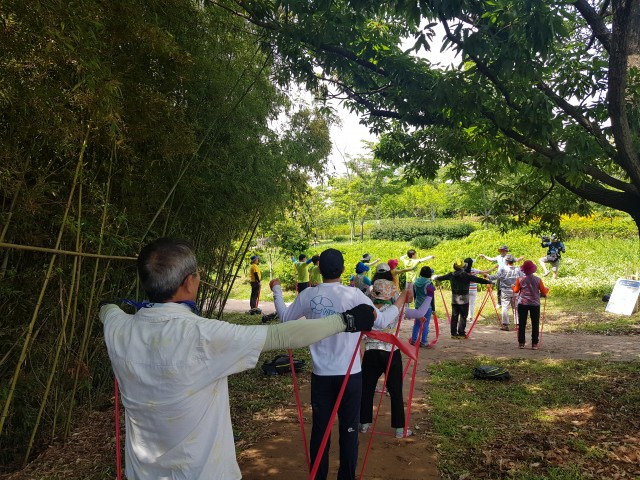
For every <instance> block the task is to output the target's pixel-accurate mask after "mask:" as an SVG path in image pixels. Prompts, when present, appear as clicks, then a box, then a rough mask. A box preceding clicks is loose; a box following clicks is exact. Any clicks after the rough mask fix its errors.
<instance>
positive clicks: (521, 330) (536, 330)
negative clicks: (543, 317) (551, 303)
mask: <svg viewBox="0 0 640 480" xmlns="http://www.w3.org/2000/svg"><path fill="white" fill-rule="evenodd" d="M529 313H530V314H531V344H532V345H537V344H538V342H539V341H540V305H522V304H518V343H520V344H523V343H526V341H525V333H526V332H525V329H526V328H527V314H529Z"/></svg>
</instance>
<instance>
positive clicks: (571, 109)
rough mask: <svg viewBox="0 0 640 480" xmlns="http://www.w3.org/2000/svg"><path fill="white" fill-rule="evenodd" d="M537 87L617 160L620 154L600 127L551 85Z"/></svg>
mask: <svg viewBox="0 0 640 480" xmlns="http://www.w3.org/2000/svg"><path fill="white" fill-rule="evenodd" d="M536 87H537V88H538V90H540V91H541V92H543V93H544V94H545V95H546V96H547V97H548V98H550V99H551V100H552V101H553V103H554V104H555V105H556V106H557V107H558V108H560V109H561V110H562V111H563V112H565V113H566V114H567V115H569V116H570V117H571V118H573V119H574V120H575V121H576V122H577V123H578V125H580V126H581V127H582V128H584V129H585V130H586V131H587V133H589V134H590V135H592V136H593V137H595V139H596V140H597V141H598V144H599V145H600V147H602V149H603V150H604V151H605V152H606V154H607V155H608V156H609V157H610V158H612V159H614V160H616V157H617V156H618V152H617V151H616V149H615V148H614V147H613V145H611V143H609V141H608V140H607V138H606V137H605V136H604V134H603V133H602V130H600V127H599V125H597V124H594V123H592V122H591V121H590V120H589V119H588V118H586V117H585V116H584V115H583V114H582V112H581V111H580V109H579V108H578V107H576V106H575V105H571V104H570V103H569V102H567V101H566V100H565V99H564V98H563V97H561V96H560V95H558V94H557V93H556V92H554V91H553V90H552V89H551V87H550V86H549V85H547V84H545V83H543V82H538V83H537V84H536Z"/></svg>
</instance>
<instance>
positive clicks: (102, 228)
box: [64, 144, 117, 438]
mask: <svg viewBox="0 0 640 480" xmlns="http://www.w3.org/2000/svg"><path fill="white" fill-rule="evenodd" d="M116 155H117V151H116V145H115V144H114V146H113V150H112V151H111V162H110V164H109V176H108V177H107V191H106V193H105V200H104V202H103V205H104V207H103V209H102V219H101V222H100V237H99V241H98V253H99V254H100V252H102V245H103V242H104V231H105V228H106V224H107V217H108V215H107V214H108V211H107V205H108V204H109V198H110V197H111V179H112V172H113V162H114V159H115V157H116ZM101 258H103V257H97V258H96V263H95V266H94V269H93V278H92V282H91V293H90V295H89V307H88V309H87V316H86V318H85V328H84V335H83V338H82V342H81V347H80V352H79V353H78V360H80V359H82V358H83V357H84V356H85V355H86V351H87V349H88V344H89V341H88V333H89V332H91V330H92V328H93V318H94V315H93V301H94V298H96V295H95V293H96V288H95V286H96V281H97V278H98V270H99V266H100V259H101ZM107 271H108V267H107V268H106V269H105V274H104V275H103V277H102V282H101V286H100V291H102V288H103V287H104V283H105V281H106V272H107ZM88 364H89V362H88V361H87V365H88ZM79 373H80V371H79V369H75V370H74V378H73V388H72V390H71V398H70V400H69V409H68V413H67V419H66V421H65V423H64V438H67V436H68V435H69V432H70V431H71V418H72V414H73V408H74V405H75V398H76V392H77V388H78V381H79Z"/></svg>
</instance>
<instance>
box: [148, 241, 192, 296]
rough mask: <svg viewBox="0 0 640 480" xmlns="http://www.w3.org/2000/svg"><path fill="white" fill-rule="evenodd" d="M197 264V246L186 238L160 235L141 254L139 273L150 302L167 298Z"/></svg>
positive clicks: (175, 290)
mask: <svg viewBox="0 0 640 480" xmlns="http://www.w3.org/2000/svg"><path fill="white" fill-rule="evenodd" d="M197 268H198V264H197V262H196V255H195V253H194V251H193V247H192V246H191V244H190V243H188V242H186V241H184V240H178V239H173V238H166V237H163V238H158V239H157V240H154V241H153V242H151V243H149V244H147V245H145V247H144V248H143V249H142V250H141V251H140V255H138V276H139V277H140V283H141V284H142V288H143V289H144V291H145V292H146V294H147V297H148V298H149V301H150V302H157V303H162V302H167V301H168V300H169V299H171V298H172V297H173V296H174V295H175V293H176V292H177V291H178V288H180V285H182V283H183V282H184V281H185V279H186V278H187V277H188V276H189V275H192V274H194V273H196V271H197Z"/></svg>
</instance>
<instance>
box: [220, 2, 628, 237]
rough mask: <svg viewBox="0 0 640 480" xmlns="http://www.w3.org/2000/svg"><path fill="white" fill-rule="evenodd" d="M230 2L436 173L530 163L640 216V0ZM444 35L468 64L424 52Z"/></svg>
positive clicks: (445, 45) (405, 156) (297, 69)
mask: <svg viewBox="0 0 640 480" xmlns="http://www.w3.org/2000/svg"><path fill="white" fill-rule="evenodd" d="M223 3H224V2H223ZM228 8H233V9H235V10H236V12H237V13H238V14H239V15H242V16H244V17H246V18H247V19H249V20H250V21H252V22H253V23H254V24H256V25H259V26H260V27H261V28H262V29H263V32H264V34H265V35H266V37H267V38H268V41H269V47H270V48H271V51H272V52H273V54H274V58H275V59H276V61H277V62H278V64H279V65H280V66H281V67H282V71H283V72H292V73H293V75H294V78H296V79H297V80H298V81H301V82H304V83H305V84H306V85H308V86H309V87H310V88H312V89H314V90H315V91H316V92H317V94H318V95H325V96H327V95H330V94H331V93H330V92H337V94H335V95H337V96H339V97H341V98H343V99H344V100H345V104H346V105H347V106H348V107H349V108H350V109H351V110H353V111H355V112H357V113H359V114H360V115H361V116H362V118H363V119H364V121H365V122H366V123H367V124H368V125H369V127H370V128H371V129H372V130H373V131H374V132H377V133H383V134H384V135H383V138H382V141H381V143H380V145H379V147H378V149H377V155H378V156H379V157H381V158H383V159H385V160H386V161H389V162H395V163H397V164H404V165H408V167H409V170H410V171H411V170H413V171H414V172H415V173H416V174H419V175H422V176H426V177H432V176H434V175H435V174H436V172H437V171H438V167H439V166H441V165H443V164H450V165H451V166H452V168H451V170H450V172H451V174H452V175H454V176H457V177H458V178H461V177H463V176H464V175H469V174H470V173H471V174H473V175H474V176H475V177H476V178H478V179H479V180H481V181H482V182H485V183H490V182H492V181H495V180H496V179H498V178H501V177H503V176H504V175H508V174H509V172H510V169H511V167H512V166H513V165H514V164H516V163H523V164H526V165H528V166H531V167H533V170H532V172H534V173H535V174H536V175H538V176H540V177H541V178H542V179H544V180H545V181H546V182H547V183H548V184H549V185H554V186H555V185H558V186H560V187H561V188H565V189H567V190H569V191H571V192H573V193H574V194H575V195H577V196H579V197H581V198H583V199H586V200H590V201H593V202H595V203H598V204H601V205H604V206H607V207H611V208H614V209H617V210H621V211H624V212H627V213H629V214H630V215H631V216H632V217H633V218H634V220H635V221H636V224H638V226H639V228H640V190H639V189H640V0H613V1H611V2H610V1H609V0H602V1H596V0H593V1H588V0H577V1H573V2H564V1H551V0H547V1H527V0H525V1H521V0H492V1H481V2H478V1H475V0H457V1H441V0H394V1H369V0H336V1H329V0H317V1H313V2H299V1H293V0H282V1H276V2H271V1H266V0H252V1H249V0H246V1H238V2H233V4H232V5H228ZM438 32H441V33H438ZM407 39H412V43H413V46H412V47H410V48H403V44H405V43H406V40H407ZM440 45H441V48H442V49H444V50H449V51H451V52H454V53H455V54H457V55H458V57H457V59H459V64H458V65H456V66H451V67H447V66H443V65H438V64H434V63H432V62H430V61H429V60H427V59H426V58H425V55H424V53H425V52H426V51H429V50H430V49H432V48H434V47H437V46H440ZM284 75H285V74H284V73H283V78H284ZM287 75H290V74H289V73H287ZM545 190H547V189H545ZM521 213H523V214H524V213H527V212H526V211H524V212H521Z"/></svg>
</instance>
